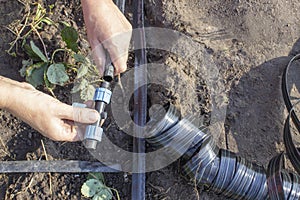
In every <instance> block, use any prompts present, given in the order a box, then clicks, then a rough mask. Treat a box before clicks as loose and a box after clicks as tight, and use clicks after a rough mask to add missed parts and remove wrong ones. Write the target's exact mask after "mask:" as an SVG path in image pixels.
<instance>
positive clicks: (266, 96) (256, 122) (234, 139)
mask: <svg viewBox="0 0 300 200" xmlns="http://www.w3.org/2000/svg"><path fill="white" fill-rule="evenodd" d="M297 52H300V39H298V41H297V42H296V43H295V44H294V46H293V48H292V50H291V51H290V54H289V56H287V57H279V58H274V59H272V60H269V61H267V62H265V63H263V64H261V65H259V66H258V67H256V68H253V69H251V70H250V71H249V72H248V73H247V74H246V75H244V76H243V77H242V78H241V79H240V81H239V83H238V84H237V85H236V86H233V87H232V89H231V91H230V94H229V105H228V108H227V118H226V125H225V127H226V138H227V148H228V149H229V150H232V151H237V152H238V153H239V154H240V155H241V156H243V157H246V158H247V159H248V160H251V161H256V162H259V163H260V164H263V165H265V166H266V165H267V164H268V162H269V160H270V159H271V158H272V157H273V156H275V155H276V154H277V153H278V152H277V151H278V149H279V150H280V151H283V150H284V145H283V137H282V134H283V124H284V120H285V118H286V111H285V104H284V102H283V98H282V92H281V78H282V74H283V71H284V69H285V67H286V66H287V64H288V62H289V60H290V59H291V58H292V56H294V55H295V54H296V53H297ZM298 87H299V86H298Z"/></svg>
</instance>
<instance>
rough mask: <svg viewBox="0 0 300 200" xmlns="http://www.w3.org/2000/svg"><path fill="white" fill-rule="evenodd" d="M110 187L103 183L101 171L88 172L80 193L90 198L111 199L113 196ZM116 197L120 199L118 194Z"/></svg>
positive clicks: (93, 199)
mask: <svg viewBox="0 0 300 200" xmlns="http://www.w3.org/2000/svg"><path fill="white" fill-rule="evenodd" d="M112 190H114V189H112V188H109V187H107V186H106V185H105V184H104V177H103V174H102V173H90V174H89V175H88V177H87V181H86V182H85V183H84V184H83V185H82V187H81V194H82V195H83V196H84V197H87V198H92V200H111V199H112V198H113V194H112ZM114 191H115V192H116V194H117V198H118V199H120V197H119V194H118V192H117V191H116V190H114Z"/></svg>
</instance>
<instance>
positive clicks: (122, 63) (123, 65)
mask: <svg viewBox="0 0 300 200" xmlns="http://www.w3.org/2000/svg"><path fill="white" fill-rule="evenodd" d="M127 60H128V54H125V55H124V56H122V57H121V58H119V59H117V60H115V61H114V62H113V63H114V66H117V67H116V69H115V75H118V74H121V73H123V72H125V71H126V69H127Z"/></svg>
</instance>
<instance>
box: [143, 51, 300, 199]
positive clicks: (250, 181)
mask: <svg viewBox="0 0 300 200" xmlns="http://www.w3.org/2000/svg"><path fill="white" fill-rule="evenodd" d="M299 58H300V54H299V55H297V56H295V57H294V58H292V59H291V61H290V62H289V64H288V65H287V67H286V69H285V71H284V74H283V79H282V92H283V97H284V101H285V103H286V106H287V109H288V111H289V115H288V117H287V120H286V123H285V126H284V143H285V146H286V151H287V155H288V158H289V159H290V160H291V163H292V164H293V166H294V167H295V169H296V171H297V172H298V173H300V149H299V148H296V146H295V144H294V143H293V139H292V134H291V130H290V118H292V120H293V122H294V124H295V126H296V128H297V130H298V132H300V131H299V130H300V122H299V119H298V117H297V115H296V113H295V112H294V106H293V105H292V103H291V100H290V95H289V92H288V89H287V79H288V77H287V75H288V70H289V68H290V66H291V65H292V63H293V62H294V61H295V60H297V59H299ZM175 110H176V109H175V107H174V106H172V105H170V107H169V111H168V112H167V113H166V115H165V116H164V118H163V119H162V120H160V121H159V123H160V124H159V126H157V127H159V128H157V129H155V128H154V129H152V130H151V131H152V132H151V133H152V137H151V138H148V142H149V143H151V145H154V146H157V147H163V146H165V145H170V141H171V140H172V139H173V138H175V137H176V138H177V140H176V141H177V143H174V147H172V148H171V149H174V151H176V149H178V148H179V147H180V146H184V145H187V144H186V142H187V141H188V142H189V144H188V145H189V148H187V150H186V151H185V152H181V151H178V152H177V153H184V154H183V155H182V157H181V163H183V165H182V171H183V174H184V175H185V176H186V177H187V178H188V179H189V180H191V181H193V182H194V183H195V184H197V185H198V186H204V187H205V188H206V189H207V190H209V191H213V192H215V193H216V194H219V195H223V196H225V197H228V198H229V199H249V200H252V199H253V200H264V199H266V200H286V199H287V200H299V199H300V176H299V175H298V174H295V173H292V172H289V171H287V170H285V169H284V160H285V154H284V153H281V154H279V155H277V156H275V157H274V158H272V159H271V160H270V162H269V165H268V168H267V170H266V169H265V168H264V167H263V166H260V165H257V164H255V163H252V162H250V161H247V160H246V159H244V158H241V157H239V156H237V155H236V154H235V153H233V152H230V151H228V150H225V149H219V148H218V147H217V146H216V144H215V142H214V140H213V138H212V137H211V136H210V135H209V134H205V133H203V132H202V131H201V130H199V129H198V130H196V129H195V125H193V124H192V123H190V122H189V120H187V119H181V117H180V114H179V113H178V112H176V111H175ZM168 119H169V120H168ZM170 119H171V120H170ZM152 127H156V126H152ZM188 127H190V128H188ZM185 137H187V138H189V139H185ZM178 138H179V139H178ZM172 145H173V143H172Z"/></svg>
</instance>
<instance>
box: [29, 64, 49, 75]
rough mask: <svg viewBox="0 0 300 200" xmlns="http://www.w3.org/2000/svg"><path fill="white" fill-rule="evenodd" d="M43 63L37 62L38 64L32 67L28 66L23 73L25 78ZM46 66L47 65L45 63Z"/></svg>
mask: <svg viewBox="0 0 300 200" xmlns="http://www.w3.org/2000/svg"><path fill="white" fill-rule="evenodd" d="M44 64H45V63H44V62H39V63H35V64H33V65H30V66H28V67H27V68H26V72H25V75H26V77H27V76H31V74H32V72H33V71H34V70H35V69H38V68H41V67H42V66H43V65H44ZM46 64H47V63H46Z"/></svg>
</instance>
